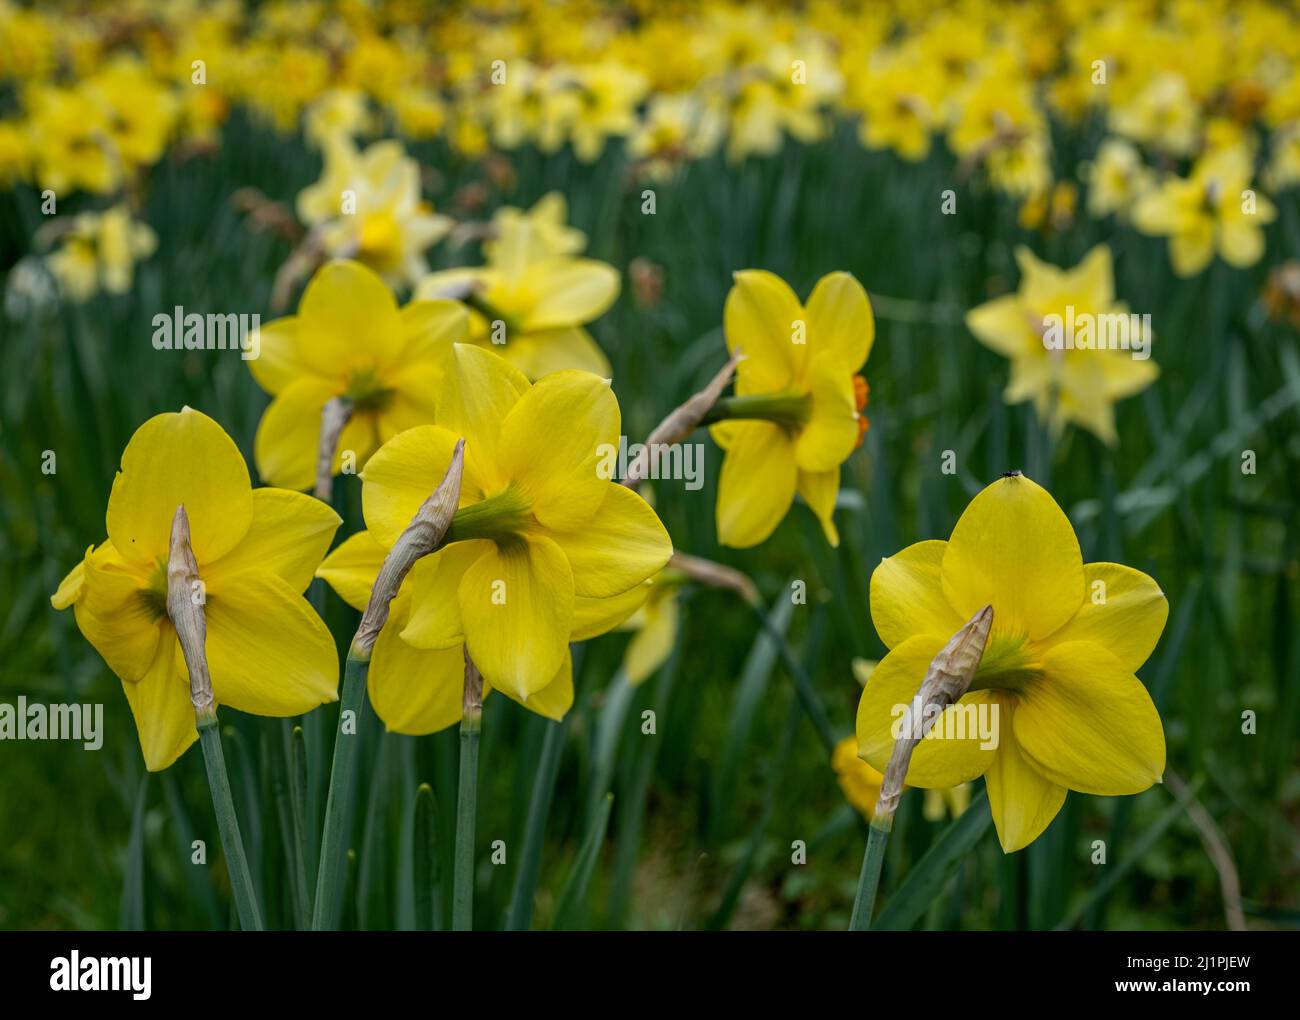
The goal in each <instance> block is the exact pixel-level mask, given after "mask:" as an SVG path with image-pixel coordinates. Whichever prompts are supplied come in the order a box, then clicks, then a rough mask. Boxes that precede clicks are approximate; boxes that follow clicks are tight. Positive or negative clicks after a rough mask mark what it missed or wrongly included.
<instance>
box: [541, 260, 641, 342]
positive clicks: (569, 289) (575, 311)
mask: <svg viewBox="0 0 1300 1020" xmlns="http://www.w3.org/2000/svg"><path fill="white" fill-rule="evenodd" d="M525 277H526V279H527V281H528V285H529V286H530V287H534V288H536V291H535V292H536V293H538V294H540V295H541V297H540V299H539V300H538V301H537V302H536V303H535V304H534V305H533V306H532V308H530V309H529V311H528V314H527V315H526V316H525V318H524V328H525V329H527V330H529V331H530V332H531V331H532V330H538V329H555V328H557V327H560V326H576V325H581V324H582V323H586V322H590V321H591V320H592V319H595V318H597V317H599V316H601V315H604V314H605V312H606V311H607V310H608V309H609V306H610V305H612V304H613V303H614V299H615V298H617V297H618V289H619V278H618V270H617V269H615V268H614V267H613V266H610V265H606V264H605V263H604V262H597V261H596V260H594V259H582V258H565V259H558V260H547V261H545V262H542V263H538V264H536V265H534V266H532V267H530V268H529V270H528V271H527V273H526V274H525Z"/></svg>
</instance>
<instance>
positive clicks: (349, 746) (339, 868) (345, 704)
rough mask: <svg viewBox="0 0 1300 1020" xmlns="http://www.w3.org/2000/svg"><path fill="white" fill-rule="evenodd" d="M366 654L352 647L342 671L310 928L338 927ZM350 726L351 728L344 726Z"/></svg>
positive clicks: (317, 929)
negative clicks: (337, 727) (345, 829)
mask: <svg viewBox="0 0 1300 1020" xmlns="http://www.w3.org/2000/svg"><path fill="white" fill-rule="evenodd" d="M369 671H370V656H369V655H368V654H367V655H366V656H365V658H362V657H361V656H360V655H359V654H358V653H357V651H356V650H355V647H354V648H353V650H352V651H350V652H349V653H348V661H347V666H346V668H345V670H344V674H343V696H342V698H341V700H340V702H339V730H338V734H337V736H336V737H335V739H334V763H333V765H332V766H331V767H330V786H329V797H328V799H327V800H326V802H325V829H324V832H323V833H322V835H321V845H320V868H319V869H318V870H317V873H316V899H315V901H314V905H313V908H312V918H311V926H312V930H313V931H332V930H334V929H335V928H337V927H338V922H339V908H340V906H341V905H342V904H341V901H340V893H341V891H342V890H341V879H342V874H343V864H344V860H343V858H344V854H345V853H346V852H347V846H346V841H345V839H344V832H343V828H344V825H345V824H346V822H347V818H348V815H349V814H350V813H351V812H350V809H351V806H352V786H353V782H352V774H353V772H354V771H355V769H356V761H357V742H358V740H359V739H360V737H359V735H358V733H357V722H358V720H359V718H360V716H361V702H362V700H363V699H364V698H365V694H366V675H367V673H369ZM348 726H350V728H351V732H348V730H347V729H346V728H345V727H348Z"/></svg>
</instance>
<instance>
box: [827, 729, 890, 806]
mask: <svg viewBox="0 0 1300 1020" xmlns="http://www.w3.org/2000/svg"><path fill="white" fill-rule="evenodd" d="M831 768H832V769H834V771H835V777H836V779H838V780H839V784H840V789H841V790H843V791H844V799H845V800H847V801H848V802H849V803H850V804H852V805H853V807H854V808H855V809H856V810H857V812H858V814H860V815H862V817H863V818H865V819H867V820H868V821H870V820H871V816H872V815H874V814H875V813H876V801H877V800H879V799H880V786H881V784H882V783H884V781H885V777H884V775H883V773H881V772H878V771H877V770H876V769H874V768H872V767H871V766H870V765H868V764H867V763H866V762H865V761H863V760H862V759H861V758H859V757H858V738H857V737H855V736H851V735H850V736H847V737H845V738H844V739H843V740H841V741H840V742H839V743H838V744H836V745H835V751H834V752H833V753H832V755H831Z"/></svg>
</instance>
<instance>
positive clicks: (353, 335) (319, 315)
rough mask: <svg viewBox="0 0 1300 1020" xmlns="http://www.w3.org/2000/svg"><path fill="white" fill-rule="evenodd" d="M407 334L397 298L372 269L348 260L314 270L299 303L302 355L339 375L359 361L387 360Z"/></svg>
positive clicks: (331, 375)
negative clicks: (398, 308)
mask: <svg viewBox="0 0 1300 1020" xmlns="http://www.w3.org/2000/svg"><path fill="white" fill-rule="evenodd" d="M405 339H406V334H405V331H404V330H403V329H402V323H401V319H400V318H399V317H398V314H397V301H396V300H395V299H394V297H393V292H392V291H391V290H389V289H388V284H386V283H384V281H383V280H382V279H381V278H380V276H379V274H378V273H376V272H375V271H374V270H373V269H370V268H369V267H367V266H364V265H362V264H361V263H360V262H354V261H351V260H349V259H336V260H334V261H333V262H327V263H325V265H323V266H321V267H320V269H318V270H316V272H315V274H314V275H313V276H312V278H311V280H309V281H308V283H307V289H306V290H305V291H303V295H302V301H301V302H300V303H299V305H298V356H299V357H300V358H301V359H302V360H303V362H305V363H306V364H307V365H309V366H310V367H311V368H312V370H313V371H315V372H316V373H317V374H319V375H322V376H325V377H327V378H337V377H339V376H340V375H342V374H344V373H346V372H347V371H348V369H349V368H351V367H352V366H354V365H358V364H388V363H389V362H391V361H392V360H393V359H394V358H395V357H396V355H397V354H398V353H399V352H400V351H401V349H402V347H403V345H404V344H405Z"/></svg>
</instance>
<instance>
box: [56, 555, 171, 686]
mask: <svg viewBox="0 0 1300 1020" xmlns="http://www.w3.org/2000/svg"><path fill="white" fill-rule="evenodd" d="M84 562H85V577H84V580H83V583H82V591H81V597H80V598H79V599H78V600H77V602H76V605H75V606H74V608H73V612H74V613H75V614H76V619H77V627H78V629H79V630H80V631H81V633H82V636H83V637H85V639H86V640H87V641H89V642H90V643H91V645H92V646H93V647H94V649H95V651H97V652H99V654H100V656H101V657H102V658H103V660H104V661H105V662H106V663H108V668H109V669H111V670H112V671H113V673H114V674H115V675H116V676H117V677H118V679H120V680H122V681H123V682H124V683H135V682H136V681H138V680H140V679H141V677H143V676H144V675H145V673H147V672H148V671H149V669H150V668H151V667H152V665H153V663H154V657H155V654H156V653H157V650H158V645H159V643H160V642H161V641H163V640H164V639H165V637H166V635H168V634H170V633H171V624H170V622H169V621H168V619H167V611H166V600H167V590H166V577H165V575H163V574H162V573H161V570H160V571H159V572H158V573H156V574H155V575H154V576H153V578H147V577H144V576H142V575H141V574H140V572H139V568H138V567H136V566H135V565H134V564H129V563H127V562H126V561H125V560H123V559H122V557H121V556H120V555H119V554H118V553H117V551H116V549H115V548H114V547H113V546H112V545H111V544H110V543H105V544H104V545H102V546H100V547H99V548H98V549H96V550H95V551H94V552H93V553H91V554H90V555H88V556H87V557H86V558H85V561H84ZM151 580H152V581H153V582H154V585H155V587H153V588H152V589H150V581H151ZM147 589H148V590H147Z"/></svg>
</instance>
